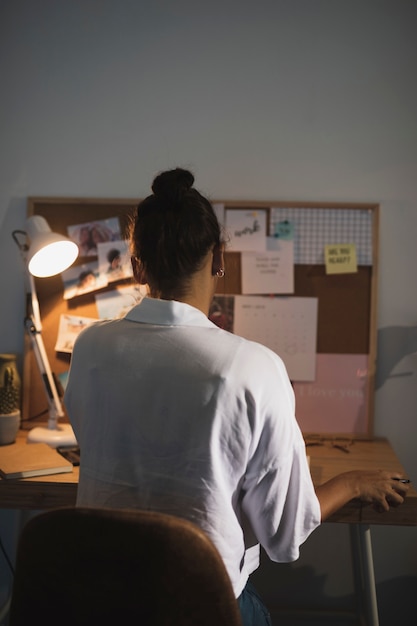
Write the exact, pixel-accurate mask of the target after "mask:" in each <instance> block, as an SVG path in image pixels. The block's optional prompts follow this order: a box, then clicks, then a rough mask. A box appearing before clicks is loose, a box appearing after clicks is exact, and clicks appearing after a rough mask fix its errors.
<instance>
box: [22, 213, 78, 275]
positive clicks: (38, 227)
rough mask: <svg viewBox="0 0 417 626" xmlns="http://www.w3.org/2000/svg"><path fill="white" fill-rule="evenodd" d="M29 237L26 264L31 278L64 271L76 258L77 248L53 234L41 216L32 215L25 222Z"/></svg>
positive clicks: (58, 235)
mask: <svg viewBox="0 0 417 626" xmlns="http://www.w3.org/2000/svg"><path fill="white" fill-rule="evenodd" d="M26 232H27V235H28V237H29V241H30V244H29V250H28V253H27V263H28V269H29V272H30V273H31V274H32V275H33V276H37V277H39V278H45V277H47V276H54V275H55V274H59V273H60V272H63V271H64V270H66V269H67V268H68V267H69V266H70V265H72V263H74V261H75V259H76V258H77V256H78V253H79V250H78V246H77V244H76V243H75V242H74V241H71V240H70V239H68V238H67V237H64V236H63V235H60V234H58V233H54V232H52V231H51V229H50V228H49V225H48V222H47V221H46V219H45V218H44V217H42V216H41V215H32V216H31V217H29V218H28V220H27V221H26Z"/></svg>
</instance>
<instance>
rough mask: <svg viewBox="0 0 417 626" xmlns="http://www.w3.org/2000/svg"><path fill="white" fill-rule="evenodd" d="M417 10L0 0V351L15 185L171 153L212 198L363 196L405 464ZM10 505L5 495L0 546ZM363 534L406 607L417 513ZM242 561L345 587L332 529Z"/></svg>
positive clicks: (132, 172) (410, 385)
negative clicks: (292, 552)
mask: <svg viewBox="0 0 417 626" xmlns="http://www.w3.org/2000/svg"><path fill="white" fill-rule="evenodd" d="M416 18H417V4H416V3H415V2H414V0H411V1H407V0H396V1H395V2H394V1H392V0H391V1H390V0H257V2H249V1H247V0H246V1H245V0H241V1H240V2H237V1H229V2H228V1H227V0H222V1H217V0H213V1H212V2H204V3H203V2H199V1H198V0H176V1H175V2H168V1H163V0H141V1H139V0H36V1H33V0H0V47H1V48H0V70H1V73H0V81H1V82H0V84H1V90H0V93H1V96H0V111H1V117H0V125H1V126H0V142H1V143H0V266H1V267H2V268H3V271H2V272H1V274H0V293H1V294H2V295H1V305H0V306H1V309H0V320H1V326H0V352H16V353H18V354H19V355H21V353H22V345H23V342H22V335H23V331H22V319H23V315H24V296H23V280H22V270H21V266H20V259H19V258H18V252H17V249H16V247H15V245H14V243H13V241H12V238H11V236H10V233H11V231H12V230H13V229H15V228H23V227H24V218H25V211H26V198H27V196H31V195H47V196H53V195H56V196H101V197H105V196H107V197H109V196H112V197H117V196H120V197H132V196H133V197H140V196H144V195H145V194H147V193H148V192H149V187H150V182H151V180H152V178H153V176H154V175H155V174H156V172H157V171H159V170H161V169H165V168H169V167H174V166H177V165H181V166H187V167H190V168H192V169H193V170H194V172H195V175H196V184H197V186H198V187H199V188H200V189H201V190H202V191H203V192H205V193H208V194H209V195H211V196H212V197H214V198H225V199H233V198H239V199H258V200H262V199H265V200H271V199H276V200H279V199H289V200H311V201H347V202H377V203H380V205H381V233H380V276H379V310H378V328H379V347H380V350H379V357H378V389H377V394H376V411H375V433H376V434H377V435H382V436H386V437H388V438H389V439H390V441H391V442H392V444H393V446H394V448H395V450H396V452H397V453H398V455H399V456H400V458H401V460H402V462H403V464H404V465H405V467H406V469H407V471H408V472H409V473H410V476H411V477H412V478H414V480H415V481H417V460H416V455H415V443H416V440H417V419H416V415H417V386H416V375H417V355H416V350H417V345H416V332H417V330H416V329H417V290H416V286H415V272H416V267H417V249H416V233H417V206H416V204H417V182H416V179H417V168H416V166H417V162H416V160H417V158H416V149H417V119H416V118H417V84H416V75H417V37H416V33H415V27H416ZM17 520H18V516H17V514H14V513H13V512H7V513H6V512H3V513H1V514H0V532H1V536H2V537H3V541H4V542H5V543H6V545H7V546H8V547H9V548H10V549H11V550H13V539H14V528H15V525H16V523H17ZM373 543H374V551H375V570H376V579H377V583H378V591H379V597H380V603H381V607H382V608H383V610H382V617H381V622H382V624H383V625H384V624H390V623H392V620H393V617H392V615H393V612H394V611H395V610H398V611H399V614H398V615H397V617H396V618H395V623H398V624H401V625H402V626H407V625H408V624H410V626H411V625H413V626H415V623H416V621H415V620H416V618H415V615H416V612H417V611H416V609H417V597H416V596H417V594H416V593H415V591H416V590H417V529H416V528H392V527H376V528H374V529H373ZM0 572H1V577H0V602H1V598H2V594H3V596H4V595H5V594H6V593H7V585H8V581H9V576H8V573H7V569H6V567H5V566H4V563H3V560H2V557H1V555H0ZM257 578H258V582H259V585H260V587H261V589H262V591H263V593H264V595H265V596H266V598H267V600H268V602H269V604H270V606H273V605H274V604H275V603H280V602H281V601H282V599H283V597H287V596H288V597H290V598H292V597H294V598H297V599H298V601H299V602H300V603H308V602H316V603H322V602H324V601H326V602H331V603H335V604H339V603H341V602H342V601H343V602H344V601H345V600H349V601H350V600H351V594H352V585H351V580H350V570H349V550H348V533H347V529H346V528H345V527H344V526H337V527H336V526H334V525H333V526H331V525H326V526H324V527H322V528H321V529H319V530H318V531H317V532H316V533H315V535H313V536H312V537H311V538H310V539H309V540H308V542H307V543H306V545H305V547H304V550H303V554H302V557H301V559H300V561H299V562H297V563H296V564H294V565H271V564H268V563H265V565H264V567H263V570H262V572H261V573H260V574H258V576H257ZM411 591H414V594H413V593H411ZM410 612H411V617H406V615H409V614H410Z"/></svg>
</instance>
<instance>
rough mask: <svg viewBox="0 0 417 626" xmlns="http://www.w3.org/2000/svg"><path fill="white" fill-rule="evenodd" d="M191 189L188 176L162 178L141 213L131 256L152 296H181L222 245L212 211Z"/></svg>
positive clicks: (191, 180)
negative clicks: (136, 263)
mask: <svg viewBox="0 0 417 626" xmlns="http://www.w3.org/2000/svg"><path fill="white" fill-rule="evenodd" d="M193 183H194V176H193V175H192V173H191V172H189V171H188V170H183V169H180V168H176V169H174V170H168V171H166V172H162V173H161V174H159V175H158V176H157V177H156V178H155V180H154V181H153V184H152V191H153V194H152V195H150V196H148V197H147V198H145V200H143V201H142V202H141V203H140V204H139V206H138V208H137V212H136V218H135V221H134V224H133V228H132V232H131V252H132V256H134V257H135V258H136V259H137V261H138V263H139V266H140V268H141V270H142V271H143V272H144V275H145V276H146V281H147V282H148V285H149V287H150V290H151V294H152V295H156V296H161V295H163V296H164V297H168V298H169V297H175V296H176V295H177V296H178V295H182V294H183V293H184V291H185V290H186V288H187V284H188V280H189V278H190V277H191V275H192V274H194V273H195V272H196V271H198V270H199V269H200V268H201V264H202V262H203V260H204V258H205V257H206V255H207V254H208V252H209V251H210V250H211V249H213V248H214V247H215V246H216V245H220V243H221V240H220V226H219V222H218V220H217V217H216V214H215V212H214V210H213V207H212V205H211V204H210V202H209V201H208V200H207V198H205V197H204V196H202V195H201V194H200V193H199V192H198V191H197V190H196V189H194V188H193Z"/></svg>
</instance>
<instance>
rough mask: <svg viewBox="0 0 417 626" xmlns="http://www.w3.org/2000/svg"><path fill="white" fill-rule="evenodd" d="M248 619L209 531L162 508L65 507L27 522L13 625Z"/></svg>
mask: <svg viewBox="0 0 417 626" xmlns="http://www.w3.org/2000/svg"><path fill="white" fill-rule="evenodd" d="M103 623H104V624H112V625H114V626H122V625H124V624H129V625H130V624H132V625H135V626H174V625H175V626H241V618H240V612H239V609H238V604H237V601H236V599H235V597H234V593H233V589H232V586H231V582H230V579H229V576H228V574H227V572H226V569H225V566H224V563H223V561H222V559H221V557H220V555H219V553H218V552H217V549H216V548H215V547H214V545H213V544H212V542H211V541H210V540H209V539H208V538H207V536H206V535H205V534H204V533H203V532H202V531H201V530H200V529H199V528H197V527H196V526H194V525H193V524H191V523H190V522H187V521H185V520H182V519H179V518H176V517H172V516H169V515H165V514H162V513H155V512H148V511H146V512H142V511H120V510H108V509H89V508H62V509H54V510H50V511H48V512H45V513H40V514H38V515H37V516H36V517H34V518H32V519H31V520H30V521H29V522H28V523H27V524H26V526H25V527H24V528H23V530H22V533H21V536H20V539H19V543H18V549H17V556H16V566H15V578H14V584H13V591H12V601H11V607H10V620H9V625H10V626H27V625H28V624H42V625H43V626H52V625H53V626H56V624H59V626H70V625H71V626H87V625H88V626H96V625H100V624H103Z"/></svg>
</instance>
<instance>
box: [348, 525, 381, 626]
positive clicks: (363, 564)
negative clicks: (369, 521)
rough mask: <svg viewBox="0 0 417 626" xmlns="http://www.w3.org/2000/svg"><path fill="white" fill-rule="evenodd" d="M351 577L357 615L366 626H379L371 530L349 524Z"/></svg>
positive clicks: (363, 526)
mask: <svg viewBox="0 0 417 626" xmlns="http://www.w3.org/2000/svg"><path fill="white" fill-rule="evenodd" d="M349 528H350V545H351V550H352V562H353V575H354V580H355V590H356V597H357V598H358V601H359V613H360V615H362V616H364V618H365V622H364V623H365V624H366V625H367V626H379V618H378V602H377V598H376V588H375V575H374V563H373V558H372V543H371V529H370V527H369V526H367V525H365V524H349Z"/></svg>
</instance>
